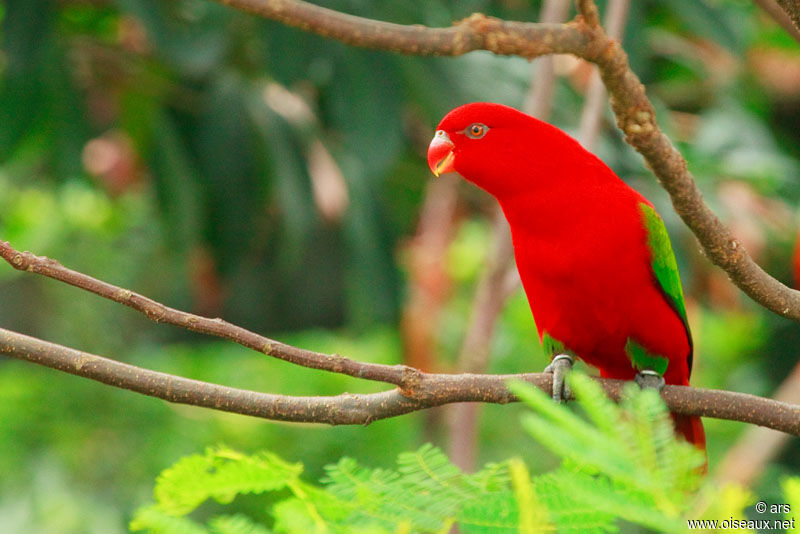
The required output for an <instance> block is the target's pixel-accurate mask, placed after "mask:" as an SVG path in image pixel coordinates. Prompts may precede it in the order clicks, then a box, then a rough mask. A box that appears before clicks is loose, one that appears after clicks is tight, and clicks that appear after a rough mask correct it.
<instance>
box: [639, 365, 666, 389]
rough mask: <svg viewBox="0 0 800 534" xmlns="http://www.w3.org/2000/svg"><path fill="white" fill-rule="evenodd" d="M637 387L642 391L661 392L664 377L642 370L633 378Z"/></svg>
mask: <svg viewBox="0 0 800 534" xmlns="http://www.w3.org/2000/svg"><path fill="white" fill-rule="evenodd" d="M634 380H635V381H636V383H637V384H639V387H640V388H642V389H655V390H656V391H661V390H662V389H664V384H665V383H666V382H664V377H663V376H661V375H660V374H658V373H656V372H655V371H653V370H651V369H644V370H643V371H639V372H638V373H636V378H634Z"/></svg>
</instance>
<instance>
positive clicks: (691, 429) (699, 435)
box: [672, 413, 708, 476]
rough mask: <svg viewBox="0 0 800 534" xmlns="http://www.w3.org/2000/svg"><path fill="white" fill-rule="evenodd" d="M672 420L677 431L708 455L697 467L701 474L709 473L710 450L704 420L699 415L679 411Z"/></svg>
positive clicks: (673, 415)
mask: <svg viewBox="0 0 800 534" xmlns="http://www.w3.org/2000/svg"><path fill="white" fill-rule="evenodd" d="M672 420H673V421H674V422H675V432H677V433H678V435H680V436H683V438H684V439H685V440H686V441H688V442H689V443H691V444H692V445H694V446H695V447H697V448H698V449H700V450H701V451H703V454H705V455H706V461H705V462H704V463H703V465H701V466H700V467H699V468H698V469H697V472H698V473H699V474H700V475H701V476H702V475H705V474H706V473H708V452H707V451H706V431H705V429H704V428H703V422H702V421H701V420H700V418H699V417H697V416H694V415H681V414H677V413H674V414H672Z"/></svg>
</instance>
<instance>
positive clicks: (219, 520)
mask: <svg viewBox="0 0 800 534" xmlns="http://www.w3.org/2000/svg"><path fill="white" fill-rule="evenodd" d="M208 527H209V528H210V529H211V532H212V533H213V534H272V531H271V530H269V529H268V528H266V527H264V526H261V525H258V524H256V523H254V522H253V521H252V520H251V519H250V518H249V517H247V516H244V515H241V514H236V515H220V516H217V517H215V518H213V519H211V520H210V521H209V522H208Z"/></svg>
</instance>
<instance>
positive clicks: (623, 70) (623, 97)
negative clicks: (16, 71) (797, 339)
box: [218, 0, 800, 321]
mask: <svg viewBox="0 0 800 534" xmlns="http://www.w3.org/2000/svg"><path fill="white" fill-rule="evenodd" d="M218 1H220V2H222V3H225V4H227V5H230V6H232V7H235V8H237V9H241V10H244V11H247V12H250V13H253V14H256V15H259V16H262V17H265V18H269V19H273V20H277V21H279V22H282V23H284V24H286V25H288V26H293V27H296V28H299V29H302V30H305V31H310V32H313V33H316V34H319V35H322V36H325V37H330V38H333V39H337V40H340V41H342V42H344V43H347V44H350V45H353V46H360V47H366V48H375V49H379V50H387V51H391V52H397V53H403V54H414V55H438V56H457V55H461V54H466V53H467V52H471V51H473V50H488V51H490V52H494V53H495V54H500V55H517V56H522V57H526V58H533V57H536V56H540V55H544V54H554V53H566V54H573V55H575V56H577V57H580V58H583V59H585V60H586V61H590V62H592V63H595V64H597V66H598V67H599V69H600V73H601V76H602V78H603V82H604V83H605V85H606V88H607V89H608V91H609V94H610V95H611V107H612V109H613V110H614V113H615V115H616V117H617V125H618V126H619V128H620V129H621V130H622V131H623V132H624V133H625V140H626V141H627V142H628V143H629V144H631V145H632V146H633V147H634V148H635V149H636V150H637V151H638V152H639V153H641V154H642V156H644V158H645V160H646V162H647V164H648V165H649V167H650V168H651V169H652V170H653V172H654V174H655V175H656V177H657V178H658V179H659V181H660V182H661V184H662V185H663V187H664V188H665V189H666V190H667V192H668V193H669V195H670V198H671V199H672V204H673V206H674V207H675V211H676V212H677V213H678V215H680V217H681V218H682V219H683V221H684V222H685V223H686V225H687V226H689V228H690V229H691V230H692V232H693V233H694V234H695V236H696V237H697V239H698V240H699V242H700V244H701V245H702V247H703V250H704V251H705V253H706V255H707V256H708V257H709V259H710V260H711V261H712V262H713V263H715V264H716V265H717V266H719V267H721V268H722V269H723V270H725V271H726V272H727V273H728V275H729V276H730V278H731V280H732V281H733V282H734V283H735V284H736V285H737V286H738V287H739V288H740V289H741V290H742V291H744V292H745V293H746V294H747V295H749V296H750V297H751V298H752V299H753V300H755V301H756V302H758V303H759V304H761V305H762V306H764V307H766V308H768V309H769V310H772V311H773V312H775V313H777V314H779V315H782V316H784V317H788V318H791V319H794V320H797V321H800V292H798V291H795V290H793V289H790V288H788V287H786V286H785V285H784V284H782V283H781V282H779V281H778V280H776V279H775V278H773V277H772V276H770V275H769V274H767V273H766V272H765V271H764V270H763V269H762V268H761V267H759V266H758V264H756V263H755V262H754V261H753V259H752V258H751V257H750V255H749V254H748V253H747V251H746V250H745V249H744V248H743V247H742V245H741V243H739V240H738V239H736V238H735V237H734V236H733V235H732V234H731V232H730V230H729V229H728V228H727V227H726V226H725V225H724V224H723V223H722V222H721V221H720V220H719V218H717V216H716V215H714V213H713V212H712V211H711V209H710V208H709V207H708V206H707V205H706V204H705V202H704V201H703V196H702V194H701V193H700V190H699V189H698V188H697V184H696V183H695V181H694V177H693V176H692V174H691V173H690V172H689V170H688V167H687V164H686V160H685V159H684V158H683V156H681V154H680V152H678V150H677V149H676V148H675V147H674V146H673V145H672V143H671V142H670V140H669V139H668V138H667V136H666V135H664V133H663V132H662V131H661V129H660V128H659V127H658V124H657V122H656V119H655V110H654V108H653V106H652V104H651V103H650V101H649V100H648V98H647V95H646V93H645V88H644V86H643V85H642V83H641V82H640V81H639V78H638V77H637V76H636V74H634V73H633V71H631V69H630V66H629V64H628V57H627V54H625V51H624V50H623V49H622V47H621V46H620V44H619V43H618V42H617V41H615V40H614V39H611V38H610V37H609V36H608V35H607V34H606V33H605V31H604V30H603V28H602V27H601V26H599V25H592V24H587V23H586V22H585V18H586V16H587V14H589V15H588V16H589V17H590V18H591V17H592V15H591V14H590V12H591V11H592V10H591V7H590V5H593V4H594V3H593V2H591V0H578V6H579V8H581V9H582V11H583V13H584V15H583V16H581V17H578V18H577V19H575V20H574V21H573V22H570V23H567V24H544V23H525V22H515V21H504V20H500V19H496V18H493V17H487V16H485V15H481V14H473V15H471V16H470V17H468V18H466V19H464V20H461V21H459V22H456V23H455V24H454V25H453V26H451V27H449V28H428V27H425V26H421V25H402V24H392V23H388V22H381V21H376V20H371V19H366V18H362V17H357V16H354V15H347V14H344V13H339V12H336V11H332V10H330V9H325V8H322V7H319V6H315V5H313V4H310V3H308V2H303V1H300V0H218ZM779 3H780V4H781V6H782V7H783V8H784V9H785V10H786V11H787V12H788V13H789V14H790V15H791V14H792V13H793V9H794V8H796V7H797V5H796V4H797V0H779ZM590 22H591V21H590Z"/></svg>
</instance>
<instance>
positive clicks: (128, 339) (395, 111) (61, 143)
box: [0, 0, 800, 533]
mask: <svg viewBox="0 0 800 534" xmlns="http://www.w3.org/2000/svg"><path fill="white" fill-rule="evenodd" d="M317 3H318V4H321V5H325V6H328V7H331V8H334V9H338V10H341V11H346V12H349V13H355V14H359V15H362V16H366V17H372V18H377V19H381V20H389V21H393V22H399V23H408V24H411V23H419V24H426V25H430V26H448V25H449V24H450V23H451V22H452V21H454V20H458V19H461V18H463V17H466V16H468V15H469V14H470V13H472V12H476V11H479V12H483V13H486V14H489V15H494V16H498V17H502V18H507V19H516V20H527V21H535V20H537V19H538V14H539V10H540V3H539V2H536V1H531V2H527V1H522V0H497V1H485V0H470V1H460V2H456V1H442V0H397V1H387V2H368V1H365V0H326V1H319V2H317ZM600 6H601V9H602V7H603V6H604V2H600ZM0 20H2V26H1V27H0V41H1V42H2V50H0V239H2V240H6V241H9V242H10V243H11V244H12V246H14V247H15V248H17V249H21V250H22V249H25V250H31V251H33V252H35V253H36V254H40V255H47V256H50V257H53V258H57V259H58V260H59V261H61V262H62V263H63V264H65V265H67V266H69V267H71V268H73V269H76V270H79V271H82V272H85V273H87V274H90V275H92V276H94V277H97V278H100V279H104V280H107V281H109V282H111V283H114V284H116V285H120V286H122V287H126V288H129V289H132V290H135V291H137V292H140V293H143V294H145V295H147V296H150V297H152V298H154V299H156V300H158V301H160V302H163V303H165V304H167V305H169V306H172V307H176V308H180V309H185V310H187V311H193V312H195V313H200V314H203V315H209V316H220V317H223V318H225V319H227V320H229V321H231V322H234V323H237V324H239V325H242V326H244V327H247V328H249V329H252V330H255V331H257V332H259V333H263V334H265V335H268V336H271V337H274V338H276V339H280V340H281V341H285V342H287V343H291V344H295V345H298V346H301V347H304V348H309V349H316V350H320V351H324V352H338V353H341V354H343V355H346V356H348V357H351V358H355V359H360V360H365V361H375V362H382V363H398V362H402V361H404V360H405V361H410V362H412V363H419V361H418V360H416V359H414V358H413V357H412V356H411V355H410V352H411V348H410V347H411V345H413V343H414V339H413V332H410V331H409V327H408V324H409V323H408V321H403V320H401V318H402V317H404V316H407V314H408V313H409V312H408V302H409V295H410V294H412V293H413V292H414V291H415V290H416V289H418V287H415V285H424V283H425V282H424V281H425V274H426V270H425V268H424V266H423V268H422V269H421V271H422V272H419V271H420V267H419V265H418V264H417V263H416V262H415V261H414V260H413V254H414V253H413V246H412V244H413V242H414V239H413V238H414V236H415V234H416V232H417V226H418V222H419V212H420V207H421V205H422V204H423V201H424V199H425V196H426V194H428V193H426V191H428V188H429V186H430V183H431V175H430V173H429V171H428V169H427V166H426V164H425V158H424V154H425V148H426V146H427V142H428V140H429V139H430V136H431V135H432V133H433V127H434V126H435V124H436V123H437V122H438V121H439V119H440V118H441V116H442V115H444V114H445V113H446V112H447V111H448V110H450V109H451V108H453V107H455V106H457V105H459V104H462V103H464V102H468V101H472V100H491V101H496V102H502V103H505V104H509V105H513V106H516V107H521V106H522V103H523V101H524V98H525V95H526V94H527V93H528V91H529V89H530V84H531V73H532V67H531V64H530V63H529V62H528V61H526V60H524V59H521V58H501V57H496V56H493V55H491V54H489V53H483V52H477V53H471V54H468V55H467V56H465V57H461V58H455V59H454V58H417V57H406V56H400V55H394V54H389V53H383V52H374V51H367V50H361V49H356V48H350V47H347V46H345V45H342V44H340V43H337V42H333V41H329V40H326V39H323V38H320V37H317V36H314V35H310V34H307V33H303V32H301V31H298V30H294V29H291V28H287V27H284V26H282V25H280V24H277V23H274V22H270V21H264V20H260V19H258V18H256V17H253V16H249V15H246V14H243V13H240V12H237V11H235V10H232V9H229V8H225V7H223V6H221V5H219V4H216V3H213V2H210V1H207V0H177V1H172V2H164V1H159V0H112V1H106V0H61V1H58V2H56V1H54V0H29V1H25V2H23V1H10V2H6V3H5V4H3V5H0ZM625 48H626V50H627V51H628V54H629V55H630V60H631V64H632V66H633V69H634V70H635V72H636V73H637V74H638V75H639V76H640V77H641V79H642V81H643V82H644V83H645V84H646V86H647V88H648V94H649V96H650V97H651V98H652V100H653V102H654V104H655V105H656V107H657V110H658V119H659V122H660V124H661V126H662V128H663V129H664V130H665V131H666V132H667V133H668V134H669V135H670V137H671V138H672V139H673V141H674V142H675V143H676V144H677V145H678V146H679V148H680V149H681V151H682V152H683V154H684V155H685V157H686V158H687V159H688V161H689V165H690V168H691V170H692V171H693V172H694V175H695V177H696V178H697V180H698V182H699V185H700V187H701V189H702V190H703V193H704V194H705V198H706V200H707V202H708V203H709V204H710V205H711V206H712V208H713V209H714V210H715V211H716V213H718V214H719V215H720V216H721V217H722V218H723V219H724V220H726V221H727V222H728V223H729V224H730V225H731V227H732V229H733V230H734V232H735V233H736V234H737V236H739V238H740V239H741V240H742V242H743V243H744V244H745V246H746V247H747V248H748V250H749V251H750V252H751V253H752V254H753V255H754V256H755V258H756V259H757V261H759V262H760V263H761V264H762V265H763V266H764V267H765V268H766V270H767V271H769V272H770V273H771V274H773V275H774V276H776V277H778V278H779V279H781V280H783V281H785V282H787V283H792V263H791V257H792V251H793V247H794V242H795V237H796V234H797V232H796V224H795V223H796V218H795V212H796V210H797V205H798V203H799V202H800V186H799V185H798V184H799V183H800V182H798V180H800V45H798V43H797V42H796V41H794V40H793V39H792V38H791V37H790V36H788V35H787V34H786V33H785V32H784V31H783V30H782V29H780V28H779V27H778V26H777V25H776V24H775V23H774V22H773V21H772V20H771V19H770V18H768V17H767V16H766V15H765V14H764V13H763V12H761V11H759V9H758V8H757V7H755V5H754V3H753V2H751V1H748V0H702V1H697V0H669V1H649V0H648V1H645V0H636V1H634V2H632V6H631V10H630V14H629V17H628V22H627V26H626V30H625ZM556 70H557V72H558V73H559V78H558V84H557V89H556V94H555V104H554V111H553V117H552V122H554V123H555V124H557V125H559V126H561V127H562V128H564V129H565V130H567V131H569V132H572V133H575V132H576V131H577V126H578V120H579V117H580V113H581V109H582V103H583V94H584V91H585V88H586V84H587V79H588V75H589V73H590V70H589V69H588V68H587V67H586V65H583V64H581V63H580V62H577V61H572V60H570V59H569V58H559V59H558V60H557V61H556ZM604 117H605V122H604V128H603V133H602V137H601V139H600V141H599V143H598V145H597V146H596V147H595V151H596V152H597V153H598V154H599V155H600V156H601V157H602V158H603V159H604V160H605V161H606V162H607V163H608V164H609V165H610V166H611V167H612V168H614V169H615V171H616V172H617V173H618V174H619V175H620V176H622V177H623V178H624V179H625V180H627V181H628V182H629V183H631V184H633V185H634V186H635V187H637V188H638V189H639V190H640V191H642V192H643V193H644V194H645V195H646V196H648V197H649V198H650V199H652V200H653V201H654V203H655V204H656V205H657V207H658V208H659V210H660V211H661V213H662V215H663V216H664V218H665V220H666V221H667V223H668V227H669V230H670V233H671V235H672V238H673V243H674V247H675V249H676V253H677V255H678V261H679V265H680V267H681V272H682V277H683V282H684V287H685V289H686V292H687V296H688V299H689V315H690V321H691V324H692V327H693V331H694V336H695V340H696V346H697V354H696V356H695V373H694V376H693V380H692V382H693V384H695V385H698V386H702V387H712V388H725V389H731V390H735V391H742V392H749V393H754V394H758V395H767V396H770V395H772V394H773V392H774V390H775V389H776V387H777V386H778V385H779V384H780V383H781V382H782V381H783V379H784V378H785V377H786V375H787V374H788V373H789V372H790V371H791V370H792V369H793V367H794V365H795V363H796V361H797V360H798V356H800V325H797V324H794V323H791V322H789V321H786V320H782V319H780V318H778V317H776V316H775V315H773V314H771V313H768V312H766V311H764V310H762V309H761V308H759V307H758V306H757V305H755V304H753V303H752V302H751V301H749V300H748V299H747V298H746V297H743V296H742V294H741V293H740V292H739V291H738V290H737V289H735V288H734V287H733V286H732V285H731V284H730V283H729V282H728V280H727V278H726V276H725V275H724V274H723V273H721V272H720V271H719V270H717V269H715V268H713V267H711V266H710V265H709V263H708V261H707V260H705V258H703V257H702V255H701V254H700V252H699V251H698V247H697V245H696V243H695V241H694V238H693V237H692V236H691V234H690V233H689V232H688V231H687V230H686V228H685V227H684V226H683V225H682V223H681V222H680V221H679V220H678V218H677V217H676V216H675V214H674V212H672V210H671V207H670V204H669V199H668V198H667V196H666V194H665V193H664V192H663V190H661V189H660V188H659V186H658V185H657V183H656V182H655V180H654V179H653V177H652V175H651V174H650V173H649V172H648V171H647V169H646V168H645V166H644V164H643V161H642V159H641V157H640V156H639V155H638V154H636V153H635V152H634V151H633V150H632V149H631V148H630V147H629V146H628V145H626V144H625V143H624V142H623V141H622V139H621V137H620V135H619V133H618V131H617V130H616V129H615V128H613V124H614V120H613V117H612V116H611V114H610V111H608V110H606V112H605V115H604ZM457 187H458V193H459V195H458V205H457V207H456V209H455V210H454V216H453V218H452V221H451V223H452V227H453V229H454V230H453V233H452V236H450V238H448V240H447V247H446V250H445V254H444V256H443V258H444V260H443V262H442V265H441V266H440V267H441V269H442V273H443V274H444V278H443V279H437V280H435V281H434V286H436V287H435V288H434V291H439V294H440V295H442V298H441V300H440V308H438V309H435V310H431V317H432V318H433V320H434V321H435V322H434V325H433V326H434V328H433V332H434V339H433V340H432V341H431V344H430V346H429V348H430V349H431V351H430V352H431V354H429V355H428V356H429V359H428V360H426V361H425V366H426V367H428V368H429V369H433V370H445V371H446V370H452V369H454V368H455V367H456V365H457V364H456V358H457V355H458V352H459V348H460V345H461V342H462V339H463V336H464V332H465V330H466V328H467V321H468V318H469V314H470V307H471V302H472V298H473V294H474V290H475V285H476V282H477V280H478V278H479V276H480V274H481V272H482V270H483V265H484V257H485V255H486V252H487V251H488V250H489V248H490V236H491V229H490V224H489V222H488V221H489V220H490V218H489V217H487V215H489V214H490V213H491V210H492V206H493V205H492V203H491V201H490V200H489V199H488V198H487V197H486V196H485V195H483V194H482V193H481V192H479V191H477V190H475V189H474V188H471V187H469V186H467V185H466V184H459V185H458V186H457ZM431 194H432V193H431ZM420 280H422V282H420ZM0 302H2V305H0V325H2V326H3V327H4V328H9V329H12V330H16V331H19V332H22V333H26V334H29V335H34V336H37V337H40V338H43V339H46V340H49V341H53V342H57V343H61V344H65V345H69V346H72V347H75V348H78V349H81V350H86V351H89V352H93V353H97V354H102V355H105V356H108V357H112V358H115V359H118V360H121V361H125V362H129V363H133V364H136V365H141V366H144V367H148V368H152V369H157V370H161V371H165V372H170V373H176V374H180V375H183V376H188V377H192V378H197V379H202V380H208V381H214V382H220V383H224V384H229V385H233V386H237V387H244V388H252V389H257V390H262V391H269V392H275V393H287V394H298V395H313V394H336V393H340V392H342V391H350V392H356V391H376V390H378V389H379V388H378V386H375V385H373V384H369V383H363V382H358V381H355V380H352V379H348V378H344V377H340V376H331V375H327V374H324V373H321V372H315V371H310V370H306V369H302V368H297V367H293V366H290V365H288V364H285V363H282V362H279V361H275V360H271V359H269V358H267V357H264V356H261V355H258V354H255V353H252V352H248V351H246V350H244V349H240V348H239V347H237V346H234V345H232V344H229V343H222V342H218V341H216V340H214V339H209V338H206V337H202V336H198V335H195V334H192V333H189V332H186V331H182V330H179V329H176V328H173V327H170V326H163V325H157V324H155V323H151V322H149V321H147V320H146V319H145V318H144V317H142V316H140V315H138V314H136V313H135V312H132V311H131V310H129V309H127V308H125V307H123V306H119V305H116V304H113V303H110V302H106V301H103V300H101V299H99V298H97V297H94V296H92V295H89V294H87V293H85V292H82V291H79V290H76V289H73V288H71V287H68V286H65V285H63V284H59V283H57V282H54V281H51V280H47V279H43V278H39V277H36V276H32V275H29V274H25V273H19V272H17V271H14V270H12V269H11V268H10V267H9V266H7V265H5V264H3V265H0ZM491 354H492V359H491V365H490V369H489V370H490V371H491V372H520V371H531V370H540V369H542V368H543V367H544V365H545V364H546V361H545V359H544V358H543V356H542V355H541V353H540V349H539V347H538V342H537V340H536V334H535V327H534V325H533V322H532V319H531V315H530V311H529V309H528V306H527V302H526V300H525V298H524V295H523V294H522V292H521V290H520V291H517V293H516V294H515V295H513V296H512V298H511V299H510V301H509V303H508V305H507V306H506V308H505V310H504V312H503V314H502V316H501V320H500V323H499V325H498V330H497V333H496V335H495V337H494V340H493V345H492V351H491ZM481 413H482V415H481V418H480V450H479V459H480V462H481V463H483V462H487V461H495V460H501V459H505V458H507V457H510V456H513V455H521V456H522V457H523V458H524V459H525V460H526V461H527V462H528V464H529V466H531V470H532V471H533V472H537V471H541V470H543V469H546V468H549V467H551V466H552V465H553V464H554V462H555V460H554V459H553V458H552V457H550V456H548V455H546V454H543V453H542V451H541V450H540V449H539V448H538V447H537V446H536V444H535V443H533V442H532V441H531V440H530V438H528V437H525V435H524V433H523V431H522V430H521V429H520V428H519V425H518V424H517V416H516V414H518V413H519V408H517V407H514V406H486V407H484V408H482V412H481ZM446 419H447V412H446V411H443V410H439V411H436V412H434V413H428V414H412V415H408V416H404V417H399V418H395V419H392V420H388V421H379V422H376V423H373V424H371V425H370V426H368V427H341V428H331V427H324V426H319V425H291V424H281V423H274V422H265V421H260V420H256V419H251V418H246V417H241V416H233V415H228V414H222V413H217V412H213V411H210V410H202V409H198V408H190V407H184V406H171V405H168V404H166V403H164V402H161V401H158V400H155V399H151V398H147V397H143V396H140V395H136V394H133V393H129V392H125V391H120V390H116V389H113V388H110V387H107V386H103V385H99V384H96V383H93V382H90V381H88V380H85V379H80V378H76V377H73V376H69V375H65V374H61V373H58V372H56V371H52V370H49V369H45V368H38V367H36V366H34V365H32V364H29V363H23V362H18V361H12V360H7V359H0V525H3V526H4V529H5V530H4V531H7V532H14V533H42V532H44V533H51V532H52V533H85V532H91V533H95V532H97V533H100V532H102V533H115V532H125V531H126V528H127V527H126V524H127V521H128V520H129V518H130V514H131V512H132V511H133V510H134V509H135V508H136V507H137V506H139V505H141V504H143V503H145V502H147V501H148V500H149V498H150V491H151V489H152V484H153V480H154V478H155V476H156V475H157V474H158V473H159V472H160V470H161V469H163V468H165V467H167V466H168V465H171V464H172V463H173V462H174V461H176V460H177V459H178V458H179V457H181V456H182V455H186V454H190V453H194V452H198V451H201V450H202V449H203V448H204V447H206V446H208V445H214V444H218V443H225V444H227V445H229V446H231V447H233V448H236V449H239V450H243V451H245V452H253V451H256V450H259V449H261V448H269V449H271V450H273V451H276V452H278V453H279V454H280V455H281V456H283V457H284V458H286V459H288V460H293V461H302V462H303V463H304V464H305V465H306V466H307V469H308V471H309V472H310V473H311V475H312V476H317V475H319V474H320V473H321V467H322V466H323V465H325V464H327V463H330V462H333V461H335V460H337V459H338V458H339V457H340V456H342V455H345V454H347V455H351V456H355V457H356V458H358V459H359V460H360V461H361V462H362V463H365V464H368V465H369V464H371V465H375V466H380V465H390V464H392V462H393V460H394V458H395V456H396V455H397V453H398V452H400V451H403V450H408V449H413V448H416V447H418V446H419V445H420V444H421V443H422V442H425V441H432V442H433V443H435V444H438V445H440V446H443V447H446V445H447V443H446V441H447V432H446V428H447V422H446ZM706 428H707V432H708V443H709V454H710V465H711V472H712V474H714V473H715V469H716V468H717V467H719V466H720V464H721V463H722V459H723V458H724V457H725V455H726V452H727V451H728V450H729V449H730V448H731V447H732V446H733V445H734V444H735V443H736V442H737V439H738V437H739V436H740V434H741V433H742V432H743V431H744V430H745V429H746V427H745V425H742V424H738V423H731V422H723V421H716V420H708V421H706ZM798 472H800V448H798V446H797V440H796V439H794V440H792V441H789V442H788V443H787V444H786V446H785V447H784V448H783V449H782V451H781V452H780V454H779V456H778V457H777V458H776V459H775V460H774V461H773V462H772V463H771V464H770V465H769V466H768V467H767V468H766V469H764V470H763V473H761V474H760V475H759V476H758V477H757V478H756V479H755V481H754V491H755V492H756V494H757V495H759V496H760V497H762V498H763V499H765V500H767V501H768V502H769V497H770V496H772V495H777V494H778V490H777V488H776V483H775V480H776V478H777V476H778V475H780V474H791V473H795V474H796V473H798Z"/></svg>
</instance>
